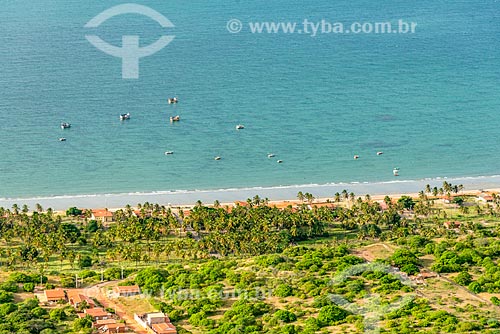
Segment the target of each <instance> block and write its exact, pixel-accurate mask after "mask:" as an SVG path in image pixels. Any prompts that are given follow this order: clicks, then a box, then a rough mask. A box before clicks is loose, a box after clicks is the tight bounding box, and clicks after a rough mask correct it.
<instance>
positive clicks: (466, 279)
mask: <svg viewBox="0 0 500 334" xmlns="http://www.w3.org/2000/svg"><path fill="white" fill-rule="evenodd" d="M455 282H457V284H460V285H463V286H467V285H469V284H470V283H471V282H472V276H471V275H470V274H469V273H468V272H466V271H462V272H461V273H460V274H458V276H457V277H455Z"/></svg>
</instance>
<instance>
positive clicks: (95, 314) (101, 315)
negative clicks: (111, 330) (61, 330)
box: [83, 307, 112, 321]
mask: <svg viewBox="0 0 500 334" xmlns="http://www.w3.org/2000/svg"><path fill="white" fill-rule="evenodd" d="M83 313H84V314H85V315H88V316H90V317H91V318H92V320H93V321H97V320H107V319H112V316H111V314H109V313H108V312H106V311H105V310H104V309H103V308H101V307H96V308H89V309H86V310H84V311H83Z"/></svg>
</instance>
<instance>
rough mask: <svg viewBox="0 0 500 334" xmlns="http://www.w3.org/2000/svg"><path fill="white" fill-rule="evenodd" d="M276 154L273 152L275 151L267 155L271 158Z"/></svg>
mask: <svg viewBox="0 0 500 334" xmlns="http://www.w3.org/2000/svg"><path fill="white" fill-rule="evenodd" d="M275 156H276V155H275V154H273V153H269V154H268V155H267V157H268V158H269V159H271V158H274V157H275Z"/></svg>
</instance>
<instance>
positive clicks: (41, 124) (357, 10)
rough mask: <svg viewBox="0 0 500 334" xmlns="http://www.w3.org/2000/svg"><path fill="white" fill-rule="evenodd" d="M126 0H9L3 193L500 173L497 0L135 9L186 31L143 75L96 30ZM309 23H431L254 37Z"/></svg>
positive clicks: (5, 11) (145, 36) (1, 115)
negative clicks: (264, 25) (125, 69)
mask: <svg viewBox="0 0 500 334" xmlns="http://www.w3.org/2000/svg"><path fill="white" fill-rule="evenodd" d="M121 3H122V2H120V1H106V2H102V1H95V0H91V1H76V0H64V1H63V0H44V1H35V2H28V1H14V0H4V1H2V11H0V28H1V33H0V45H1V47H0V198H8V197H25V198H28V197H36V196H56V195H76V194H105V193H129V192H154V191H173V190H194V189H223V188H245V187H258V186H265V187H273V186H281V185H299V184H326V183H337V182H385V181H388V182H389V181H393V180H394V177H393V176H392V169H393V167H395V166H398V167H400V168H401V177H400V178H401V179H404V180H419V179H423V178H436V177H461V176H488V175H497V174H500V171H499V167H500V154H498V153H499V145H500V131H499V127H500V24H498V22H500V2H498V1H453V2H452V1H430V0H423V1H419V2H408V1H393V0H391V1H387V2H383V3H380V2H376V1H368V0H362V1H352V0H350V1H336V2H332V1H314V2H312V1H311V2H310V4H307V3H304V1H298V0H292V1H289V0H287V1H285V0H276V1H272V2H269V1H263V0H257V1H251V2H245V1H225V2H222V1H201V0H194V1H178V0H172V1H163V0H162V1H137V3H139V4H143V5H147V6H150V7H151V8H154V9H156V10H157V11H159V12H160V13H162V14H163V15H165V16H166V17H168V18H169V19H170V20H171V21H172V23H173V24H174V25H175V28H171V29H168V30H167V33H168V34H169V35H175V36H176V38H175V40H174V41H173V42H172V43H171V44H170V45H168V46H167V47H166V48H165V49H164V50H162V51H161V52H159V53H157V54H155V55H154V56H151V57H148V58H144V59H142V60H141V64H140V71H141V72H140V74H141V76H140V79H139V80H122V78H121V60H120V59H118V58H114V57H111V56H108V55H105V54H103V53H102V52H100V51H98V50H97V49H95V48H94V47H93V46H92V45H90V44H89V43H88V42H87V40H86V39H85V37H84V36H85V34H88V33H89V31H88V30H87V29H85V28H84V27H83V26H84V25H85V24H86V23H87V22H88V21H89V20H90V19H91V18H93V17H94V16H95V15H97V14H98V13H100V12H101V11H103V10H105V9H107V8H109V7H112V6H114V5H118V4H121ZM233 18H237V19H239V20H241V21H242V22H243V23H244V25H245V27H244V28H243V31H242V32H241V33H240V34H230V33H228V31H227V30H226V23H227V22H228V20H230V19H233ZM305 18H307V19H308V20H309V21H320V20H321V19H326V20H329V21H334V22H345V23H349V24H350V23H351V22H353V21H363V22H366V21H370V22H380V21H387V20H391V21H397V20H398V19H404V20H406V21H414V22H417V23H418V27H417V30H416V33H415V34H413V35H408V34H407V35H398V34H390V35H388V34H385V35H352V34H351V35H326V34H325V35H318V36H316V37H315V38H312V37H310V36H307V35H304V34H302V35H299V34H294V35H290V34H260V35H255V34H251V33H250V32H249V29H248V26H246V23H247V22H250V21H296V22H302V21H303V20H304V19H305ZM163 31H164V30H163V29H161V28H160V27H159V25H158V24H157V23H155V22H152V21H151V20H149V19H148V18H146V17H141V16H135V15H125V16H120V17H115V18H113V19H111V20H109V21H108V22H106V23H105V24H103V25H102V26H101V27H99V28H98V29H96V30H95V31H94V32H92V33H95V34H97V35H99V36H100V37H101V38H103V39H104V40H106V41H108V42H109V43H111V44H114V45H120V43H121V42H120V41H121V36H122V35H125V34H127V35H140V36H141V44H142V45H147V44H150V43H151V42H154V41H156V40H157V39H158V38H159V37H160V36H161V35H162V32H163ZM171 96H178V97H179V99H180V100H181V102H180V103H179V104H178V105H176V106H169V105H168V104H167V103H166V99H167V98H168V97H171ZM126 112H130V113H131V115H132V119H131V120H130V121H127V122H123V123H121V122H120V121H119V119H118V116H119V114H120V113H126ZM177 114H179V115H181V117H182V121H181V122H180V123H179V124H174V125H172V124H170V122H169V121H168V118H169V116H171V115H177ZM62 121H67V122H70V123H72V124H73V127H72V128H71V129H70V130H66V131H63V130H61V129H60V128H59V124H60V122H62ZM240 123H241V124H244V125H245V127H246V128H245V130H243V131H236V130H235V125H237V124H240ZM59 137H66V138H67V141H66V142H59V141H58V138H59ZM170 150H172V151H175V154H174V155H172V156H165V155H164V152H165V151H170ZM377 151H384V155H382V156H376V152H377ZM268 153H275V154H276V158H275V159H268V158H267V154H268ZM355 154H358V155H360V156H361V159H359V160H357V161H354V160H353V156H354V155H355ZM214 156H221V157H222V158H223V159H222V160H221V161H214V159H213V157H214ZM276 159H282V160H283V161H284V163H283V164H277V163H276Z"/></svg>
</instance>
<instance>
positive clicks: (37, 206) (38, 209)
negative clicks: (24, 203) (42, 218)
mask: <svg viewBox="0 0 500 334" xmlns="http://www.w3.org/2000/svg"><path fill="white" fill-rule="evenodd" d="M35 208H36V211H37V212H40V213H42V212H43V208H42V206H41V205H40V203H36V205H35Z"/></svg>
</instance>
